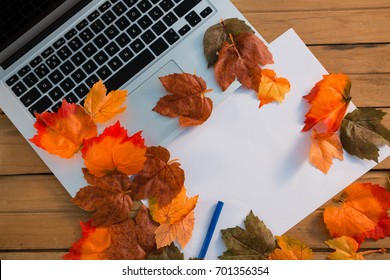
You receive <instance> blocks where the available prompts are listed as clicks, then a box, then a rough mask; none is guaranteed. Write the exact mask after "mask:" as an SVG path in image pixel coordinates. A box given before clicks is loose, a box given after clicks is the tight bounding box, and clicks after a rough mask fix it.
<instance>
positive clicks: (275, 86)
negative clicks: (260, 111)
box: [257, 69, 290, 107]
mask: <svg viewBox="0 0 390 280" xmlns="http://www.w3.org/2000/svg"><path fill="white" fill-rule="evenodd" d="M289 91H290V82H289V81H288V80H287V79H285V78H281V77H279V78H277V77H276V73H275V71H273V70H269V69H263V70H261V80H260V85H259V90H258V93H257V97H258V98H259V100H260V101H261V102H260V106H259V107H262V106H263V105H265V104H268V103H271V102H272V101H278V102H279V103H281V102H282V101H283V100H284V97H285V95H286V93H288V92H289Z"/></svg>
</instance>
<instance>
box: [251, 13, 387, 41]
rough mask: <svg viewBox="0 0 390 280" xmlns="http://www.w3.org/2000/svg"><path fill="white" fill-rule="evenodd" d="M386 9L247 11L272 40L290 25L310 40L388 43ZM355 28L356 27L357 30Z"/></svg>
mask: <svg viewBox="0 0 390 280" xmlns="http://www.w3.org/2000/svg"><path fill="white" fill-rule="evenodd" d="M389 14H390V10H389V9H369V10H354V11H344V10H343V11H321V12H318V11H309V12H302V11H299V12H289V13H285V12H272V13H269V12H266V13H261V12H258V13H246V14H245V17H246V18H247V20H248V21H249V22H250V23H251V24H252V25H253V27H254V28H255V29H256V30H257V31H258V32H259V33H260V34H261V35H262V36H263V37H264V39H265V40H266V41H267V42H271V41H272V40H274V39H275V38H277V37H278V36H279V35H281V34H282V33H284V32H285V31H286V30H288V29H289V28H293V29H294V30H295V31H296V32H297V33H298V34H299V36H300V37H301V38H302V40H303V41H304V42H305V43H306V44H309V45H312V44H316V45H318V44H355V43H360V44H361V43H388V42H389V41H390V32H389V30H390V20H389ZM357 30H359V31H358V32H357Z"/></svg>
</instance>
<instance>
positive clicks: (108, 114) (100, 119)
mask: <svg viewBox="0 0 390 280" xmlns="http://www.w3.org/2000/svg"><path fill="white" fill-rule="evenodd" d="M106 94H107V89H106V87H105V86H104V84H103V81H102V80H99V81H98V82H97V83H95V84H94V85H93V86H92V88H91V90H90V92H89V93H88V95H87V96H86V98H85V101H84V108H85V110H86V111H87V112H88V113H89V114H90V115H91V117H92V119H93V120H94V121H95V122H97V123H104V122H106V121H108V120H110V119H111V118H113V117H114V116H116V115H117V114H119V113H122V112H123V111H124V110H126V107H121V106H122V104H123V102H125V100H126V96H127V90H113V91H110V93H109V94H107V95H106Z"/></svg>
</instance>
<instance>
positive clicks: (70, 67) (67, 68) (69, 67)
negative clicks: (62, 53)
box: [60, 60, 75, 75]
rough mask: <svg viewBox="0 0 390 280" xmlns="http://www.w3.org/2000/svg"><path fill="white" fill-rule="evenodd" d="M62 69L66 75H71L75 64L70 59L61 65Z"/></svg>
mask: <svg viewBox="0 0 390 280" xmlns="http://www.w3.org/2000/svg"><path fill="white" fill-rule="evenodd" d="M60 69H61V71H62V72H63V73H64V74H65V75H69V74H70V73H72V71H73V70H74V69H75V67H74V65H73V64H72V62H70V61H69V60H68V61H66V62H65V63H64V64H62V65H61V66H60Z"/></svg>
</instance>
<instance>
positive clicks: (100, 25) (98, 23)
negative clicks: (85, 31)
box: [91, 19, 106, 34]
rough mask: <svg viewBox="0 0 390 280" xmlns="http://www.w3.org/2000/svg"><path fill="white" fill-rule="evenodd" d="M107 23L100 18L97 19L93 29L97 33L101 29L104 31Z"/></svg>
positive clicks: (92, 25) (92, 26)
mask: <svg viewBox="0 0 390 280" xmlns="http://www.w3.org/2000/svg"><path fill="white" fill-rule="evenodd" d="M105 27H106V26H105V24H104V23H103V22H102V21H101V20H100V19H97V20H95V21H94V22H93V23H92V24H91V29H92V30H93V32H95V34H98V33H99V32H100V31H102V30H103V29H104V28H105Z"/></svg>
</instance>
